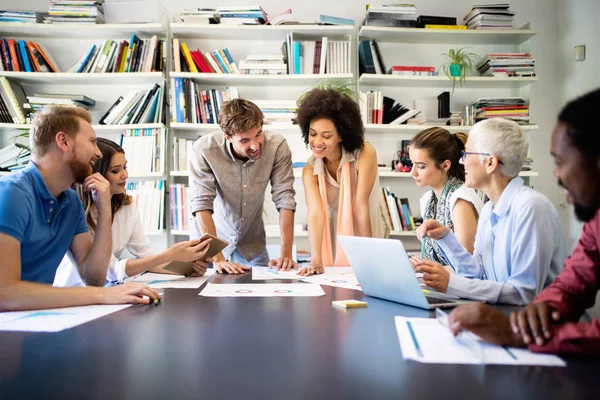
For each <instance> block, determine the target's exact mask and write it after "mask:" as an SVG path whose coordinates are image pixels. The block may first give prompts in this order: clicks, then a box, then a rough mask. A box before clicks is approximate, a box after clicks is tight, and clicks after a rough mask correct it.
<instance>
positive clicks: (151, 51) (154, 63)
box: [67, 34, 164, 73]
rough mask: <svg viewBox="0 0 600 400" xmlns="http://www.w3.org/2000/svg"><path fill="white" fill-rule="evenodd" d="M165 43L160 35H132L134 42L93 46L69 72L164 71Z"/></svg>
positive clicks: (108, 42) (109, 41)
mask: <svg viewBox="0 0 600 400" xmlns="http://www.w3.org/2000/svg"><path fill="white" fill-rule="evenodd" d="M163 47H164V41H163V40H160V39H158V37H157V36H156V35H154V36H152V38H150V39H140V38H139V37H137V35H135V34H133V35H131V40H130V41H129V42H127V41H126V40H123V41H121V42H119V41H118V40H110V39H109V40H105V41H104V42H103V43H102V44H101V45H95V44H94V45H92V47H91V48H90V49H89V50H88V52H87V53H85V54H84V55H82V56H81V58H80V59H79V60H77V62H76V63H75V64H73V65H72V66H71V67H70V68H69V69H68V70H67V72H76V73H106V72H160V71H162V70H163V68H164V59H163V57H162V55H163Z"/></svg>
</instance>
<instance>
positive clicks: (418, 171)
mask: <svg viewBox="0 0 600 400" xmlns="http://www.w3.org/2000/svg"><path fill="white" fill-rule="evenodd" d="M466 141H467V135H465V134H464V133H457V134H452V133H450V132H448V131H447V130H446V129H443V128H438V127H435V128H429V129H425V130H424V131H421V132H419V133H418V134H417V135H416V136H415V137H414V138H413V139H412V140H411V142H410V146H409V154H410V159H411V161H412V163H413V167H412V170H411V175H412V177H413V178H414V180H415V183H416V184H417V186H419V187H425V186H429V187H431V190H429V191H428V192H427V193H425V195H423V197H422V198H421V201H420V206H421V215H422V216H423V220H424V221H427V220H429V219H434V220H436V221H438V222H440V223H441V224H442V225H444V226H447V227H448V228H450V230H452V231H453V232H454V235H455V236H456V238H457V239H458V241H459V242H460V244H461V245H462V246H463V247H464V248H465V249H467V250H468V251H469V252H470V253H473V246H474V242H475V232H476V231H477V218H478V216H479V212H480V211H481V208H482V207H483V202H482V200H481V197H480V196H479V194H478V193H477V192H476V191H475V190H474V189H471V188H468V187H466V186H464V182H465V168H464V166H463V165H462V164H461V163H460V159H461V156H462V152H463V151H464V148H465V143H466ZM424 248H425V252H424V257H425V258H427V259H429V260H432V261H435V262H437V263H439V264H441V265H448V260H446V257H445V256H444V253H443V252H442V251H441V250H440V249H439V247H438V246H436V245H434V244H433V242H432V241H431V240H426V241H425V246H424Z"/></svg>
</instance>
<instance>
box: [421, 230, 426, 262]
mask: <svg viewBox="0 0 600 400" xmlns="http://www.w3.org/2000/svg"><path fill="white" fill-rule="evenodd" d="M426 240H427V236H423V238H422V239H421V260H423V256H424V255H425V241H426Z"/></svg>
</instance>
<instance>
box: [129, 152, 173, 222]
mask: <svg viewBox="0 0 600 400" xmlns="http://www.w3.org/2000/svg"><path fill="white" fill-rule="evenodd" d="M127 158H129V155H128V156H127ZM126 189H127V194H128V195H130V196H131V197H133V203H134V204H135V207H136V208H137V209H138V211H139V213H140V220H141V221H142V228H143V230H144V232H146V233H153V232H159V231H162V230H164V229H165V224H164V213H165V207H164V199H165V183H164V181H161V180H159V181H138V182H128V183H127V187H126Z"/></svg>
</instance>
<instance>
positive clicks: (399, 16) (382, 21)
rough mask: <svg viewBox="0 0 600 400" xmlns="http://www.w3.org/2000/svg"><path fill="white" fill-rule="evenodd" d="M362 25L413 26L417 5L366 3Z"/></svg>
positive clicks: (414, 24)
mask: <svg viewBox="0 0 600 400" xmlns="http://www.w3.org/2000/svg"><path fill="white" fill-rule="evenodd" d="M363 25H365V26H388V27H404V28H414V27H416V26H417V7H416V6H415V5H414V4H382V5H367V14H366V16H365V19H364V21H363Z"/></svg>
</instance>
